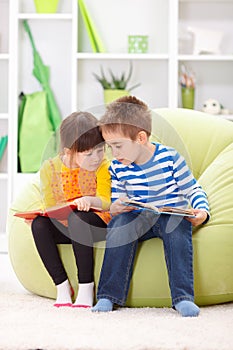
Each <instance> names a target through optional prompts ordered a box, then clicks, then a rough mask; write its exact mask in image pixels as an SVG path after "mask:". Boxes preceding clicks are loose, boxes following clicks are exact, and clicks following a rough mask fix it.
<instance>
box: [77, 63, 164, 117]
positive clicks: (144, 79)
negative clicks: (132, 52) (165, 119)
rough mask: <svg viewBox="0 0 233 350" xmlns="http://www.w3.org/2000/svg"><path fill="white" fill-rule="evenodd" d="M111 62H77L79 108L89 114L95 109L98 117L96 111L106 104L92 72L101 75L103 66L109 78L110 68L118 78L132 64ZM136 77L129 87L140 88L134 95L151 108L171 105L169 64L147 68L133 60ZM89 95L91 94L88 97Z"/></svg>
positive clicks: (151, 64)
mask: <svg viewBox="0 0 233 350" xmlns="http://www.w3.org/2000/svg"><path fill="white" fill-rule="evenodd" d="M130 61H131V60H128V61H126V60H125V59H123V60H118V59H110V60H107V59H106V60H104V61H103V60H102V59H99V60H98V59H95V60H92V59H89V60H88V59H86V60H78V61H77V70H78V82H77V87H78V89H77V101H78V103H77V108H78V109H81V110H86V109H89V108H92V111H93V113H94V114H95V111H96V109H98V107H99V106H100V105H103V104H104V100H103V88H102V86H101V85H100V83H98V82H97V80H96V79H95V77H94V76H93V74H92V72H95V73H96V74H99V73H100V67H101V66H103V69H104V71H105V72H106V75H107V76H108V69H109V68H110V69H111V70H112V71H113V72H114V73H115V74H116V75H120V74H121V73H122V72H127V71H128V69H129V62H130ZM132 63H133V74H132V78H131V79H130V83H129V84H128V87H129V88H130V86H133V85H135V84H137V83H138V82H139V83H141V85H140V86H139V87H138V88H136V89H133V90H132V91H131V94H132V95H134V96H137V97H138V98H140V99H142V100H144V101H145V102H146V103H147V104H148V105H149V106H150V108H159V107H166V106H167V105H168V89H167V84H168V62H167V60H161V61H160V60H153V59H152V60H148V62H147V64H146V65H142V64H141V60H133V61H132ZM86 91H88V94H87V93H86Z"/></svg>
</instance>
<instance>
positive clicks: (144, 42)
mask: <svg viewBox="0 0 233 350" xmlns="http://www.w3.org/2000/svg"><path fill="white" fill-rule="evenodd" d="M128 52H129V53H147V52H148V35H129V36H128Z"/></svg>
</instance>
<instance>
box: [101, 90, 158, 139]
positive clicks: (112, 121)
mask: <svg viewBox="0 0 233 350" xmlns="http://www.w3.org/2000/svg"><path fill="white" fill-rule="evenodd" d="M151 124H152V123H151V112H150V109H149V108H148V106H147V105H146V104H145V103H144V102H142V101H140V100H139V99H137V98H136V97H134V96H124V97H121V98H119V99H117V100H115V101H114V102H112V103H110V104H109V105H107V107H106V112H105V114H104V115H103V117H102V118H101V119H100V122H99V125H100V128H101V130H102V131H104V132H106V133H108V132H119V133H120V134H122V135H124V136H128V137H129V138H130V139H131V140H136V138H137V135H138V133H139V132H140V131H145V132H146V134H147V136H148V138H149V137H150V135H151Z"/></svg>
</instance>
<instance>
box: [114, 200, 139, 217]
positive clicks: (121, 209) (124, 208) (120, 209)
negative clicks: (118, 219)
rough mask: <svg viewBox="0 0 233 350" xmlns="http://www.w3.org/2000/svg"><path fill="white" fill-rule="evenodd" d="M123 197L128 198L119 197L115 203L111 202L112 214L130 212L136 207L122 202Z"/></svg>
mask: <svg viewBox="0 0 233 350" xmlns="http://www.w3.org/2000/svg"><path fill="white" fill-rule="evenodd" d="M123 199H126V197H124V198H119V199H117V200H116V201H115V202H114V203H112V204H111V206H110V213H111V214H112V216H114V215H117V214H121V213H126V212H129V211H132V210H134V209H135V207H131V206H129V205H124V204H122V200H123ZM127 199H128V198H127Z"/></svg>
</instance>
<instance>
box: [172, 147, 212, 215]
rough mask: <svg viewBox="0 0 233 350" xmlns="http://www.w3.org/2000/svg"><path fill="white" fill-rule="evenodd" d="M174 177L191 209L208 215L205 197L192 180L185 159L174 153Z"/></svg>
mask: <svg viewBox="0 0 233 350" xmlns="http://www.w3.org/2000/svg"><path fill="white" fill-rule="evenodd" d="M173 170H174V177H175V179H176V182H177V184H178V186H179V188H180V189H181V190H182V192H183V193H184V195H185V196H186V197H187V198H188V200H189V202H190V204H191V206H192V208H194V209H203V210H205V211H206V212H207V213H208V215H210V214H209V203H208V199H207V195H206V193H205V191H204V190H203V189H202V187H201V186H200V185H199V184H198V182H197V180H196V179H195V178H194V176H193V174H192V172H191V170H190V169H189V167H188V165H187V164H186V161H185V159H184V158H183V157H182V156H181V155H180V154H179V153H178V152H176V153H175V155H174V169H173Z"/></svg>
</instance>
